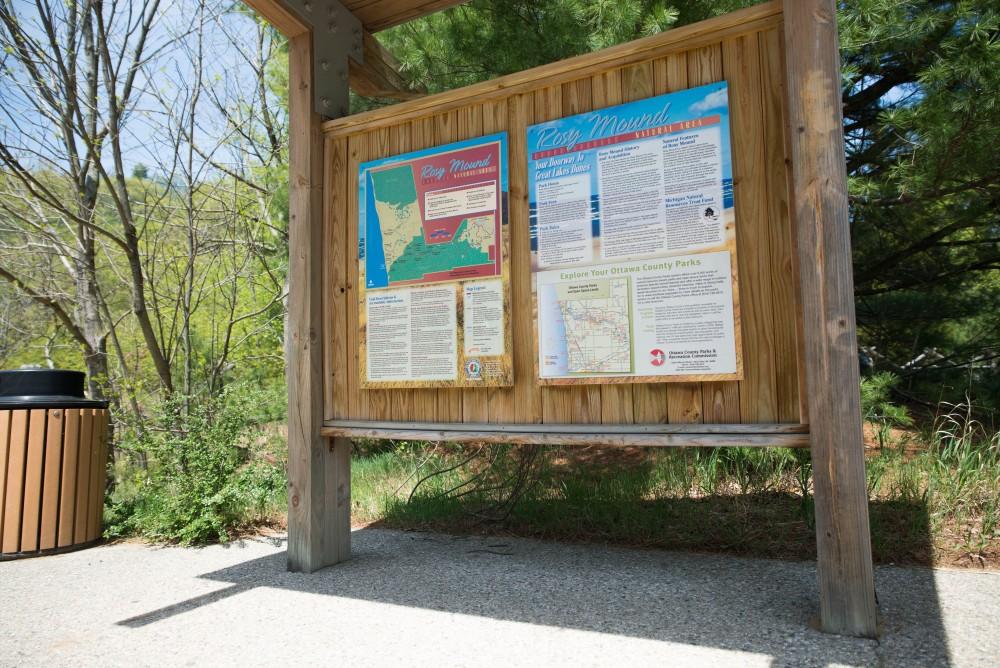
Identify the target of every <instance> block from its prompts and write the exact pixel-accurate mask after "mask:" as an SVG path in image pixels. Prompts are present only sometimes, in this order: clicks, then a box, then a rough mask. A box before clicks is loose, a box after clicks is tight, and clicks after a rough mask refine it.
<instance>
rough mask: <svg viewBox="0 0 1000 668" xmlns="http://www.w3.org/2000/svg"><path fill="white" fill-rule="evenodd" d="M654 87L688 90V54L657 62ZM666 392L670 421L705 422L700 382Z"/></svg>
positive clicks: (660, 91)
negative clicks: (703, 419) (703, 420)
mask: <svg viewBox="0 0 1000 668" xmlns="http://www.w3.org/2000/svg"><path fill="white" fill-rule="evenodd" d="M653 85H654V87H655V90H654V92H655V93H656V94H657V95H661V94H663V93H673V92H676V91H679V90H684V89H685V88H687V87H688V73H687V54H686V53H674V54H670V55H668V56H666V57H664V58H660V59H659V60H657V61H656V62H655V63H654V64H653ZM665 391H666V395H667V396H666V408H667V421H668V422H677V423H697V422H701V421H702V415H703V410H702V384H701V383H669V384H667V385H666V387H665Z"/></svg>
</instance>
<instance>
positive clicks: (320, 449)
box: [285, 31, 351, 573]
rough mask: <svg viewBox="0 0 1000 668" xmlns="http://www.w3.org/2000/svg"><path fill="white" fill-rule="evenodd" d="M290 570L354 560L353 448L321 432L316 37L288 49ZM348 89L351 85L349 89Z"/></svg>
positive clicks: (298, 39)
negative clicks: (351, 505)
mask: <svg viewBox="0 0 1000 668" xmlns="http://www.w3.org/2000/svg"><path fill="white" fill-rule="evenodd" d="M288 69H289V76H288V115H289V140H288V141H289V147H288V170H289V175H288V188H289V194H288V214H289V215H288V265H289V266H288V331H287V332H286V342H285V345H286V360H287V370H286V373H287V376H288V568H289V570H292V571H302V572H306V573H311V572H312V571H315V570H317V569H319V568H323V567H324V566H329V565H331V564H335V563H337V562H339V561H343V560H345V559H347V558H348V557H349V556H350V536H351V523H350V466H351V459H350V442H349V441H347V440H345V439H336V440H335V442H334V447H333V448H332V449H331V448H330V447H329V442H328V441H327V439H326V438H324V437H323V436H322V435H321V434H320V428H321V427H322V425H323V340H322V332H323V316H322V306H323V300H322V263H323V257H324V252H323V193H322V186H323V136H322V132H321V130H320V123H321V121H322V119H321V118H320V117H319V116H318V115H317V114H316V113H314V112H313V99H312V97H313V95H312V83H313V71H312V70H313V60H312V34H311V33H310V32H308V31H306V32H303V33H300V34H298V35H296V36H294V37H292V38H291V39H290V40H289V45H288ZM345 85H346V82H345Z"/></svg>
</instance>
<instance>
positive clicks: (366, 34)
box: [244, 0, 464, 118]
mask: <svg viewBox="0 0 1000 668" xmlns="http://www.w3.org/2000/svg"><path fill="white" fill-rule="evenodd" d="M244 1H245V3H246V4H247V5H248V6H249V7H250V8H251V9H253V10H254V11H256V12H257V13H258V14H260V15H261V16H262V17H263V18H264V19H265V20H267V21H268V22H269V23H270V24H271V25H273V26H274V27H275V28H276V29H277V30H278V31H279V32H280V33H282V34H283V35H284V36H285V37H288V38H289V39H292V38H296V37H301V36H303V35H310V34H311V35H312V36H313V43H312V54H313V60H314V62H313V70H314V71H315V72H317V73H320V72H322V73H323V76H321V77H319V78H318V79H317V80H316V81H314V100H313V108H314V110H315V111H316V113H318V114H320V115H322V116H324V117H326V118H339V117H343V116H347V115H348V113H349V103H348V102H349V100H348V86H345V85H344V84H345V82H346V83H348V84H349V86H350V88H351V89H353V90H354V91H355V92H356V93H358V94H359V95H364V96H366V97H386V98H392V99H397V100H410V99H413V98H415V97H420V96H422V95H424V94H425V92H426V91H423V90H420V89H418V88H414V87H412V86H411V85H410V84H409V83H408V82H407V81H406V78H405V77H403V75H402V74H401V73H400V68H399V63H398V62H397V61H396V59H395V58H394V57H393V55H392V54H391V53H389V51H388V50H387V49H385V48H384V47H383V46H382V45H381V44H380V43H379V41H378V40H377V39H375V37H374V35H373V33H375V32H377V31H379V30H385V29H386V28H391V27H393V26H395V25H399V24H401V23H406V22H407V21H412V20H414V19H418V18H420V17H421V16H426V15H427V14H431V13H433V12H437V11H440V10H442V9H446V8H448V7H451V6H453V5H457V4H461V2H463V1H464V0H431V1H428V0H280V1H279V0H244Z"/></svg>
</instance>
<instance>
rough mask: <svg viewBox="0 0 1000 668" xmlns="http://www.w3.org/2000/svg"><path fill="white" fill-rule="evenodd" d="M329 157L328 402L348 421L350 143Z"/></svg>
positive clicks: (338, 144)
mask: <svg viewBox="0 0 1000 668" xmlns="http://www.w3.org/2000/svg"><path fill="white" fill-rule="evenodd" d="M327 147H328V149H329V153H328V154H327V159H326V161H325V165H326V169H327V172H326V177H325V179H324V183H325V184H326V186H325V188H326V190H325V192H324V195H325V196H326V197H327V198H328V206H327V207H326V217H325V221H324V225H325V228H326V235H327V236H326V245H325V248H326V251H327V253H329V255H328V256H327V259H326V261H324V262H323V266H324V268H326V269H327V271H328V274H327V275H328V282H327V283H326V291H325V296H326V298H327V304H328V306H327V307H326V309H325V311H326V312H328V313H326V312H325V313H324V315H328V319H327V320H326V321H325V324H326V326H327V327H328V329H326V336H325V338H324V343H325V344H326V345H327V346H328V347H329V350H330V354H328V355H326V356H325V357H324V359H326V360H328V364H329V365H330V367H329V368H328V369H327V370H326V377H327V378H328V379H329V391H330V392H331V396H330V397H329V398H328V401H327V402H326V404H327V405H326V412H327V413H328V414H332V416H333V417H335V418H343V417H347V411H348V405H349V401H348V398H347V392H348V386H349V384H348V374H349V370H348V363H347V358H348V348H347V340H346V337H345V332H344V329H343V328H344V325H345V323H346V322H347V321H348V314H347V312H348V307H349V304H348V295H347V286H348V282H349V279H348V275H349V272H348V267H349V266H350V264H351V258H352V255H351V248H350V247H349V246H348V244H347V229H348V226H349V225H351V222H350V220H348V218H347V208H348V206H347V200H348V199H349V198H350V197H351V193H350V192H349V191H348V182H349V179H348V177H347V175H348V169H347V150H348V149H347V139H346V138H344V137H338V138H335V139H333V140H332V141H330V142H329V143H328V144H327Z"/></svg>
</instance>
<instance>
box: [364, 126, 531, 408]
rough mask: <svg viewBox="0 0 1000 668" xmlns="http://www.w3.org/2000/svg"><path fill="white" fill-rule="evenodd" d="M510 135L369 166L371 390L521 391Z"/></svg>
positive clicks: (367, 347) (367, 362) (367, 373)
mask: <svg viewBox="0 0 1000 668" xmlns="http://www.w3.org/2000/svg"><path fill="white" fill-rule="evenodd" d="M507 178H508V177H507V135H506V133H499V134H494V135H489V136H486V137H478V138H475V139H468V140H465V141H461V142H456V143H454V144H448V145H445V146H436V147H434V148H429V149H425V150H421V151H416V152H413V153H407V154H403V155H396V156H392V157H388V158H384V159H381V160H375V161H373V162H366V163H363V164H361V165H359V166H358V247H357V251H358V274H359V287H360V294H359V297H360V298H359V300H358V344H359V345H358V359H359V360H360V361H362V364H360V365H359V367H360V368H359V371H360V374H359V375H360V381H361V387H362V389H388V388H415V387H509V386H510V385H511V384H512V383H513V368H514V362H513V357H512V355H511V348H512V344H511V339H512V334H511V328H510V318H509V317H508V314H509V313H510V303H511V301H510V299H511V298H510V257H509V249H510V235H509V232H508V227H507V226H508V220H507V214H506V207H507V193H508V190H507Z"/></svg>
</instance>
